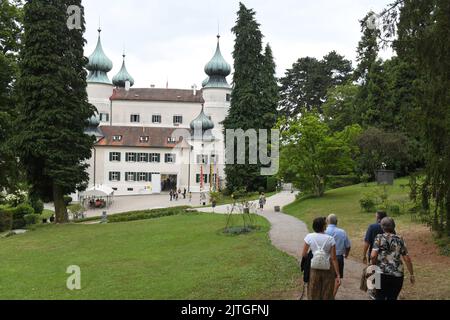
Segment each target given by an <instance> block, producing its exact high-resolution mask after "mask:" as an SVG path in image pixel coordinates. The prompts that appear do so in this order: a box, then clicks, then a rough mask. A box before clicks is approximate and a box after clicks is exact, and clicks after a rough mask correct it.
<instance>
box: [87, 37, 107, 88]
mask: <svg viewBox="0 0 450 320" xmlns="http://www.w3.org/2000/svg"><path fill="white" fill-rule="evenodd" d="M101 32H102V30H101V29H98V41H97V47H96V48H95V50H94V52H93V53H92V54H91V56H90V57H89V63H88V65H87V66H86V69H88V70H89V71H90V72H89V75H88V78H87V81H88V82H99V83H107V84H110V83H111V81H109V78H108V75H107V73H108V72H109V71H111V70H112V68H113V63H112V61H111V60H110V59H109V58H108V57H107V56H106V54H105V52H104V51H103V47H102V42H101V37H100V33H101Z"/></svg>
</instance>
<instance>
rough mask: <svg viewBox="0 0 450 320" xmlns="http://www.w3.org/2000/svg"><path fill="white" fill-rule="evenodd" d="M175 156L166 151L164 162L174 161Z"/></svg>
mask: <svg viewBox="0 0 450 320" xmlns="http://www.w3.org/2000/svg"><path fill="white" fill-rule="evenodd" d="M175 160H176V156H175V155H174V154H173V153H166V157H165V162H166V163H175Z"/></svg>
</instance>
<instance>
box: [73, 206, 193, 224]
mask: <svg viewBox="0 0 450 320" xmlns="http://www.w3.org/2000/svg"><path fill="white" fill-rule="evenodd" d="M188 209H190V207H186V206H182V207H173V208H164V209H153V210H142V211H131V212H126V213H118V214H113V215H110V216H108V222H110V223H117V222H127V221H136V220H147V219H156V218H161V217H168V216H176V215H180V214H188V213H195V212H196V211H193V210H189V211H188ZM98 220H101V217H92V218H86V219H80V220H77V221H76V222H77V223H79V222H88V221H98Z"/></svg>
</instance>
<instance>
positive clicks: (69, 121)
mask: <svg viewBox="0 0 450 320" xmlns="http://www.w3.org/2000/svg"><path fill="white" fill-rule="evenodd" d="M69 2H70V3H69ZM68 5H77V6H79V7H80V8H81V9H82V13H83V7H82V6H81V0H70V1H68V0H64V1H62V0H32V1H31V0H30V1H27V3H26V4H25V7H24V10H25V12H24V38H23V49H22V53H21V64H20V71H21V78H20V84H19V87H20V93H21V106H20V116H19V117H18V122H17V126H18V127H19V134H18V136H17V142H18V147H19V152H20V156H21V160H22V162H23V164H24V166H25V168H26V171H27V176H28V180H29V182H30V184H31V185H32V190H33V193H34V194H36V195H39V196H41V197H43V198H44V200H53V201H54V203H55V210H56V221H57V222H58V223H64V222H66V221H67V209H66V206H65V204H64V195H66V194H70V193H72V192H75V191H76V190H77V189H78V190H80V189H82V188H83V186H84V184H85V183H86V182H87V181H88V174H87V172H86V168H87V165H86V164H85V163H84V161H85V160H86V159H88V158H90V156H91V149H92V146H93V142H94V141H93V138H92V137H89V136H88V135H86V134H85V133H84V129H85V127H86V125H87V119H89V118H90V117H91V116H93V115H94V112H95V108H94V107H93V106H92V105H90V104H89V103H88V101H87V92H86V86H87V84H86V71H85V70H84V66H85V65H86V64H87V59H86V58H85V57H84V55H83V46H84V44H85V40H84V38H83V33H84V31H85V26H84V18H83V14H82V16H81V28H80V29H77V28H75V29H72V30H70V29H69V28H68V25H67V21H68V16H67V8H68Z"/></svg>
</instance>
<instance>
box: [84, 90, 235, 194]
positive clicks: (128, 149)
mask: <svg viewBox="0 0 450 320" xmlns="http://www.w3.org/2000/svg"><path fill="white" fill-rule="evenodd" d="M113 90H114V87H113V86H112V85H110V86H108V85H105V84H89V85H88V93H89V101H90V103H92V104H93V105H94V106H95V107H96V108H97V110H98V113H99V115H102V118H101V120H102V121H101V124H100V127H99V129H100V130H102V128H105V127H107V126H110V127H133V128H136V127H139V128H141V127H142V128H161V129H164V128H171V129H176V130H177V131H176V132H175V136H178V130H179V131H180V133H179V134H180V135H184V136H186V135H189V133H190V131H189V130H190V123H191V122H192V120H194V119H195V118H196V117H197V116H198V115H199V114H200V112H201V110H202V103H192V102H170V101H141V100H139V101H134V100H133V101H129V100H111V99H110V98H111V96H112V95H113ZM132 90H133V89H132ZM146 90H154V89H151V88H149V89H146ZM158 90H161V89H158ZM168 90H170V89H168ZM192 94H194V92H193V91H192ZM196 94H197V95H200V97H201V95H203V99H204V107H205V113H206V114H207V115H208V116H210V118H211V120H212V121H213V122H214V125H215V128H214V130H213V134H214V136H215V138H216V139H215V141H214V142H208V141H206V142H205V141H203V142H191V141H189V142H188V139H186V141H185V143H184V144H182V145H183V146H181V147H180V146H178V147H176V148H173V149H172V148H155V147H140V146H113V145H109V146H102V145H100V144H98V145H97V146H96V147H95V149H94V150H93V157H92V159H90V160H89V165H90V167H89V175H90V182H89V187H93V186H99V185H106V186H108V187H111V188H113V189H114V191H115V195H118V196H122V195H144V194H154V193H160V192H167V191H168V190H169V189H168V188H167V186H165V187H164V181H165V180H166V179H167V178H169V179H172V181H173V182H174V183H175V184H174V185H173V187H174V188H175V189H176V190H179V189H181V190H182V191H184V189H186V190H187V191H188V192H189V191H190V192H201V191H209V190H211V189H214V188H215V187H216V186H217V182H218V180H219V181H220V186H221V187H222V186H223V183H224V181H225V176H224V160H225V159H224V151H223V150H224V143H223V134H222V129H223V128H222V126H221V124H220V123H221V122H222V121H223V120H225V117H226V115H227V113H228V109H229V107H230V102H229V98H230V96H229V95H230V94H231V90H230V89H220V88H211V89H208V88H205V89H204V90H203V91H197V92H196ZM135 116H138V119H137V118H136V117H135ZM154 116H160V120H161V122H160V123H154V122H153V120H154V118H153V117H154ZM175 116H177V117H179V118H178V119H182V121H181V123H174V117H175ZM132 117H134V118H132ZM149 138H150V139H152V137H149ZM167 138H168V137H167ZM137 142H138V141H136V144H138V143H137ZM186 142H188V143H186ZM189 145H192V150H190V149H191V148H189ZM111 153H115V154H118V153H119V154H120V161H117V160H116V161H112V160H110V159H111V156H110V154H111ZM127 153H134V154H137V155H138V157H139V155H141V154H148V157H149V160H148V162H147V161H139V160H138V159H136V160H134V161H128V160H127V158H126V155H127ZM151 154H159V155H160V161H159V162H151V161H150V156H151ZM166 154H174V155H175V159H176V162H175V163H166V162H165V160H166V159H165V157H166ZM199 155H205V156H207V158H208V160H207V162H206V163H204V164H201V163H199V160H202V159H199V158H200V157H199ZM211 155H213V157H215V158H214V159H217V160H213V159H212V158H211ZM143 157H144V158H145V156H143ZM202 166H203V175H204V179H205V183H204V185H203V190H201V188H200V182H199V179H200V177H199V176H201V173H202ZM94 172H95V173H94ZM117 173H119V179H117ZM130 173H135V174H136V175H137V178H135V177H133V178H131V177H130V179H128V178H127V175H128V174H130ZM144 173H146V174H151V175H152V176H151V178H143V177H144V175H143V174H144ZM111 174H112V175H113V177H112V178H111ZM211 174H212V179H211ZM217 175H218V179H217V177H216V176H217ZM139 176H140V178H139ZM139 180H143V181H139ZM150 180H151V181H150ZM211 180H212V181H211Z"/></svg>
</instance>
